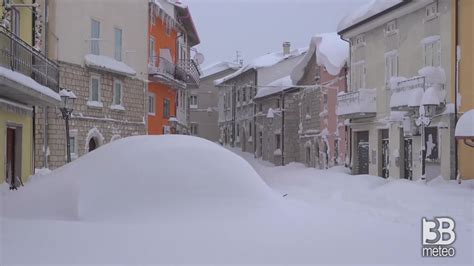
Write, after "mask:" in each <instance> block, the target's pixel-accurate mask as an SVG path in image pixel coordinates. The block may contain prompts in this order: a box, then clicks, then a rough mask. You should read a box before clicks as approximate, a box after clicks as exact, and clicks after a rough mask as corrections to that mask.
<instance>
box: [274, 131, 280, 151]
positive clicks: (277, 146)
mask: <svg viewBox="0 0 474 266" xmlns="http://www.w3.org/2000/svg"><path fill="white" fill-rule="evenodd" d="M275 143H276V149H277V150H278V149H281V135H280V134H276V135H275Z"/></svg>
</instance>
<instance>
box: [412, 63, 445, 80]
mask: <svg viewBox="0 0 474 266" xmlns="http://www.w3.org/2000/svg"><path fill="white" fill-rule="evenodd" d="M418 74H419V75H420V76H424V77H425V81H426V82H427V83H430V84H444V83H446V73H445V71H444V69H443V68H442V67H432V66H427V67H423V68H421V69H420V70H418Z"/></svg>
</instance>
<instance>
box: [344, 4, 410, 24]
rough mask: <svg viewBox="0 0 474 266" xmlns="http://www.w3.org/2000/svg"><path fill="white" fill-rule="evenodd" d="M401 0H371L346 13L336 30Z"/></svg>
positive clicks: (366, 17) (355, 22)
mask: <svg viewBox="0 0 474 266" xmlns="http://www.w3.org/2000/svg"><path fill="white" fill-rule="evenodd" d="M401 2H403V0H371V1H370V2H368V3H367V4H365V5H362V6H360V7H359V8H357V9H356V10H354V11H351V12H350V13H349V14H347V15H346V16H345V17H344V18H343V19H342V20H341V21H340V22H339V25H338V26H337V31H338V32H340V31H342V30H345V29H347V28H349V27H351V26H353V25H355V24H357V23H359V22H361V21H363V20H365V19H368V18H370V17H372V16H374V15H376V14H378V13H380V12H383V11H384V10H387V9H389V8H391V7H393V6H395V5H398V4H400V3H401Z"/></svg>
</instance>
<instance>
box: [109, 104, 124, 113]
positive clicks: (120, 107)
mask: <svg viewBox="0 0 474 266" xmlns="http://www.w3.org/2000/svg"><path fill="white" fill-rule="evenodd" d="M110 109H112V110H115V111H125V107H123V105H121V104H113V105H111V106H110Z"/></svg>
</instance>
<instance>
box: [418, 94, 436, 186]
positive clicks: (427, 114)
mask: <svg viewBox="0 0 474 266" xmlns="http://www.w3.org/2000/svg"><path fill="white" fill-rule="evenodd" d="M439 103H440V101H439V97H438V90H437V88H435V87H430V88H428V89H427V90H426V91H425V93H424V94H423V98H422V100H421V106H420V109H419V117H418V118H417V119H416V120H415V124H416V125H417V126H421V156H422V161H421V180H424V181H426V140H425V127H427V126H429V125H430V123H431V119H432V117H433V114H434V112H435V111H436V107H438V105H439Z"/></svg>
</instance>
